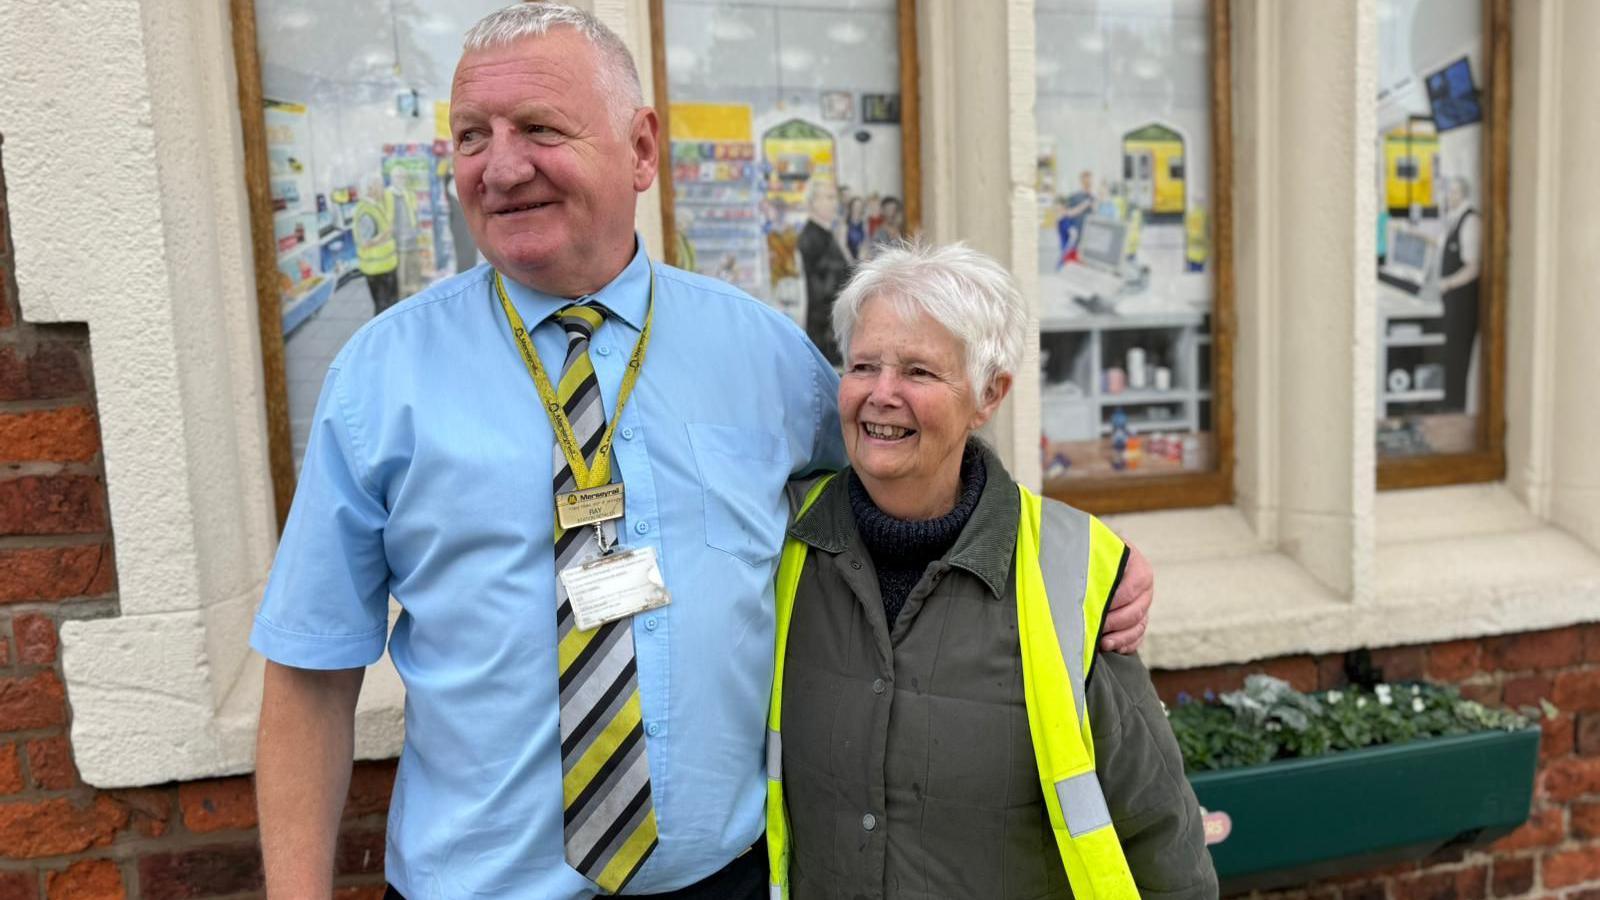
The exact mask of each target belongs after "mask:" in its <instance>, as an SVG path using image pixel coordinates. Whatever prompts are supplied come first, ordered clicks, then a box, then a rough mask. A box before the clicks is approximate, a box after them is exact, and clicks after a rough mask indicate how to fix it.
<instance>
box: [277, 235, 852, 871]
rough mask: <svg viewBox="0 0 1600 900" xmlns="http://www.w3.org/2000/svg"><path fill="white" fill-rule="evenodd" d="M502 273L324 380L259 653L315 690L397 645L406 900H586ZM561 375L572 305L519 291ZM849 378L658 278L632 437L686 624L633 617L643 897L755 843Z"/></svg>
mask: <svg viewBox="0 0 1600 900" xmlns="http://www.w3.org/2000/svg"><path fill="white" fill-rule="evenodd" d="M493 274H494V273H493V270H492V269H490V268H489V267H487V266H480V267H479V268H476V269H473V270H471V271H468V272H465V273H462V274H461V275H458V276H456V277H454V278H451V279H448V280H446V281H443V282H441V283H439V284H438V285H436V286H434V287H432V288H429V289H428V290H426V291H424V292H422V293H421V294H418V295H417V296H414V297H412V298H410V299H409V300H407V301H405V302H404V303H401V304H400V305H398V306H396V307H394V308H393V309H391V310H389V311H387V312H386V313H384V314H383V315H381V316H379V317H377V318H376V319H374V320H372V321H371V322H369V323H368V324H367V325H365V326H364V327H363V328H362V329H361V330H360V331H358V332H357V333H356V335H355V336H354V337H352V338H351V340H350V342H349V344H348V345H346V346H345V348H344V349H343V351H341V352H340V353H339V355H338V357H337V358H336V359H335V361H334V363H333V365H332V367H331V369H330V370H329V372H328V376H327V381H326V383H325V385H324V387H323V391H322V396H321V399H320V401H319V403H318V407H317V411H316V414H315V418H314V421H313V428H312V433H311V437H310V442H309V446H308V447H307V449H306V456H305V461H304V464H303V470H302V472H301V476H300V483H299V488H298V491H297V493H296V495H295V500H294V506H293V509H292V510H291V512H290V515H289V521H288V523H287V525H286V526H285V529H284V534H283V539H282V543H281V544H280V546H279V548H278V556H277V560H276V561H275V563H274V564H273V568H272V574H271V578H270V580H269V582H268V585H267V590H266V596H265V599H264V600H263V602H262V605H261V610H260V613H259V615H258V616H257V618H256V623H255V628H254V631H253V633H252V635H251V645H252V646H254V647H255V648H256V649H257V650H259V651H260V652H261V653H262V654H264V655H265V656H267V657H268V658H269V659H272V660H274V661H276V662H278V663H281V664H284V665H288V666H295V667H300V668H310V669H336V668H352V667H359V666H366V665H368V664H370V663H372V662H375V661H376V660H377V659H378V658H379V657H380V656H381V655H382V653H383V649H384V643H385V637H386V630H387V629H386V622H387V617H386V614H387V607H388V598H389V596H390V595H391V594H392V595H393V596H394V597H395V598H396V599H397V600H398V601H399V603H400V605H401V607H402V608H403V612H402V613H401V615H400V618H399V620H398V622H397V624H396V625H395V627H394V631H393V633H392V634H390V635H388V647H389V653H390V656H391V657H392V658H393V660H394V664H395V668H396V669H397V670H398V672H399V673H400V677H401V678H402V680H403V681H404V683H405V686H406V738H405V747H404V751H403V752H402V755H401V760H400V767H399V774H398V776H397V780H396V783H395V793H394V798H393V801H392V803H391V806H390V813H389V842H388V857H387V863H386V867H387V875H388V878H389V880H390V881H391V882H393V883H394V885H395V886H396V887H397V888H399V889H400V891H401V892H402V893H404V894H405V895H406V896H407V897H410V898H413V900H422V898H429V897H462V896H484V897H544V898H567V897H587V896H591V895H593V893H594V887H593V885H592V884H590V883H589V882H588V881H586V880H585V879H583V878H582V877H581V876H579V875H578V874H577V873H576V872H575V871H573V870H572V869H571V868H569V867H568V866H567V865H566V862H565V859H564V853H563V848H562V791H561V759H560V746H559V737H558V734H559V707H558V689H557V674H556V673H557V668H556V643H557V641H556V611H555V602H554V589H555V587H554V586H555V577H556V573H555V568H554V566H555V562H554V549H553V540H552V527H553V521H552V520H553V509H554V501H553V498H552V493H551V490H552V488H551V480H552V471H551V460H552V455H553V454H552V451H551V447H552V444H553V441H554V438H553V434H552V431H551V427H550V423H549V420H548V419H547V418H546V416H545V413H544V411H543V409H542V408H541V405H540V402H539V399H538V394H537V393H536V391H535V389H534V386H533V382H532V379H531V378H530V377H529V375H528V371H527V369H526V367H525V366H524V364H523V362H522V359H521V357H520V356H519V354H518V351H517V348H516V346H515V344H514V342H513V339H512V336H511V332H510V328H509V326H508V325H507V323H506V319H505V315H504V312H503V311H502V309H501V307H500V305H499V303H498V301H497V300H496V298H495V294H494V292H493V290H494V289H493ZM650 280H651V267H650V263H649V261H648V259H647V258H646V256H645V254H644V253H643V251H642V250H641V251H639V252H638V253H637V254H636V255H635V257H634V258H633V260H632V262H631V263H630V264H629V265H628V267H627V268H626V269H625V270H624V271H623V272H622V273H621V274H620V275H618V277H617V278H616V279H615V280H614V281H612V282H611V283H610V284H608V285H607V286H606V287H605V288H604V289H602V290H601V291H599V292H598V293H597V294H596V295H594V296H595V299H596V300H598V301H599V302H600V303H601V304H603V305H604V306H605V307H606V308H607V309H608V310H609V314H608V316H607V318H606V321H605V322H604V323H603V324H602V325H601V327H600V328H599V329H598V330H597V331H596V332H595V334H594V338H593V340H592V343H591V346H590V357H591V359H592V361H593V363H594V368H595V371H596V374H597V376H598V379H599V383H600V388H601V393H602V395H603V397H604V400H605V407H606V415H607V419H608V421H609V420H610V419H611V418H612V416H613V415H614V414H615V408H616V398H617V390H618V387H619V385H620V383H621V381H622V375H623V371H624V368H625V366H626V363H627V360H628V357H629V353H630V351H631V350H632V349H633V346H634V342H635V340H636V339H637V337H638V336H639V330H640V329H641V328H642V327H643V325H644V320H645V309H646V306H647V298H648V296H649V292H650ZM506 287H507V291H508V293H509V295H510V296H511V298H512V301H513V303H514V304H515V306H516V307H517V310H518V312H519V313H520V314H521V316H522V317H523V319H524V321H525V322H527V323H528V327H529V329H530V330H531V331H532V333H533V340H534V344H535V346H536V349H537V351H538V353H539V356H540V358H541V360H542V361H543V363H544V365H545V367H546V369H547V371H551V372H559V370H560V365H561V359H562V356H563V354H564V351H565V340H564V336H563V333H562V331H561V328H560V326H559V325H558V324H557V323H556V322H555V321H554V319H553V318H552V314H553V313H555V312H556V311H557V310H558V309H560V308H561V307H563V306H565V305H567V304H568V303H569V302H570V301H567V300H563V299H560V298H556V297H551V296H547V295H543V294H539V293H537V292H535V291H532V290H530V289H528V288H525V287H523V286H521V285H518V284H516V283H515V282H512V281H510V280H509V279H507V280H506ZM836 389H837V376H836V375H835V374H834V372H833V370H832V368H830V367H829V366H828V365H827V363H826V361H825V360H823V358H822V357H821V356H820V355H819V354H818V353H817V351H816V349H815V348H814V347H812V346H811V343H810V341H808V340H807V339H806V337H805V334H804V333H803V332H801V331H800V330H799V328H797V327H796V326H795V325H794V324H793V323H792V322H791V321H789V320H788V319H787V318H785V317H783V316H782V315H780V314H778V313H777V312H775V311H773V310H771V309H770V308H768V307H766V306H764V305H763V304H761V303H760V302H759V301H756V300H754V299H752V298H750V297H749V296H747V295H745V294H743V293H741V292H739V291H738V290H736V289H734V288H731V287H729V286H727V285H725V284H723V283H721V282H717V281H713V280H711V279H708V278H704V277H701V276H698V275H693V274H689V273H686V272H682V271H679V270H677V269H672V268H669V267H667V266H660V265H658V266H655V324H654V327H653V330H652V337H651V342H650V346H649V351H648V355H647V357H646V359H645V362H644V367H643V370H642V374H641V376H640V378H639V380H638V385H637V387H636V388H635V390H634V393H633V396H632V397H631V399H630V400H629V402H628V404H627V406H626V408H625V410H624V412H623V414H622V418H621V420H620V421H619V422H618V425H617V431H616V439H615V450H614V462H613V469H614V471H615V472H619V473H620V478H621V480H622V481H623V483H624V484H625V485H626V516H625V518H624V520H623V522H622V523H621V529H622V530H621V532H620V534H621V535H622V536H623V540H624V541H625V542H626V543H627V544H628V545H633V546H639V545H648V546H651V547H654V548H655V550H656V552H657V554H658V556H659V558H660V561H661V570H662V574H663V576H664V577H665V579H666V583H667V587H668V589H669V591H670V592H671V596H672V603H671V605H669V606H667V607H665V608H662V609H658V610H653V611H651V612H648V613H645V614H641V615H638V616H635V617H634V620H633V637H634V644H635V647H636V653H637V663H638V680H639V690H640V699H641V705H642V709H643V718H644V726H645V735H646V737H645V741H646V749H647V752H648V755H649V759H650V777H651V784H652V790H653V796H654V800H655V807H656V816H657V821H658V825H659V828H660V844H659V846H658V847H657V849H656V850H655V852H654V853H653V854H652V855H651V857H650V858H649V860H648V861H647V862H646V864H645V866H644V868H643V869H642V870H641V871H640V872H639V874H638V875H637V876H636V877H635V878H634V879H633V881H632V882H630V884H629V885H628V891H629V892H630V893H648V892H656V891H663V890H670V889H673V888H676V887H678V886H681V885H684V884H688V883H692V882H694V881H696V880H698V879H700V878H703V877H705V876H707V875H709V874H711V873H712V872H714V871H716V870H717V869H718V868H720V867H722V866H723V865H726V864H727V863H728V862H729V861H730V860H731V859H732V858H733V857H734V856H735V855H736V854H738V853H739V852H740V851H741V850H743V849H744V848H746V847H748V846H749V845H750V844H751V842H752V841H754V840H755V838H756V837H757V836H758V835H759V834H760V832H761V828H762V808H763V803H764V793H765V782H764V771H765V769H764V761H763V741H764V734H765V716H766V709H767V700H768V691H769V687H770V683H771V675H772V646H773V606H772V577H773V572H774V569H775V568H776V563H777V557H778V553H779V551H780V549H781V546H782V541H783V536H784V528H785V524H786V521H787V504H786V501H785V497H784V484H785V482H786V481H787V480H789V479H790V478H791V477H792V476H798V475H802V474H805V473H807V472H809V471H812V470H814V469H820V468H837V467H839V466H840V465H842V464H843V450H842V445H841V439H840V434H839V421H838V414H837V411H836V409H835V392H836Z"/></svg>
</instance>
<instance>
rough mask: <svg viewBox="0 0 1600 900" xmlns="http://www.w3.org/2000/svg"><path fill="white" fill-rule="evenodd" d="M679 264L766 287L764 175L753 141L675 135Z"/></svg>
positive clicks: (747, 287) (757, 290)
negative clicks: (676, 136) (763, 219)
mask: <svg viewBox="0 0 1600 900" xmlns="http://www.w3.org/2000/svg"><path fill="white" fill-rule="evenodd" d="M672 189H673V199H674V208H675V210H676V217H677V222H676V225H677V228H678V231H679V234H680V237H681V241H680V245H679V248H678V250H679V264H680V265H682V266H683V267H684V268H685V269H689V270H691V271H695V272H699V273H701V274H703V275H710V276H712V277H714V278H720V279H722V280H723V281H726V282H729V283H730V284H733V285H735V286H736V287H738V288H740V289H742V290H744V291H747V292H749V293H751V294H755V295H757V296H760V295H761V294H763V293H765V289H766V287H767V241H766V234H765V232H764V230H763V227H762V225H763V222H762V217H761V210H760V205H761V199H762V196H763V194H762V191H763V180H762V176H761V166H760V163H759V162H758V161H757V160H756V146H755V143H754V142H752V141H727V140H721V141H709V140H675V141H673V142H672Z"/></svg>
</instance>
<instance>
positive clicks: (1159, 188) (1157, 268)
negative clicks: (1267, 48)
mask: <svg viewBox="0 0 1600 900" xmlns="http://www.w3.org/2000/svg"><path fill="white" fill-rule="evenodd" d="M1035 22H1036V24H1037V52H1038V64H1037V88H1038V91H1037V100H1036V114H1037V119H1038V128H1039V138H1038V170H1037V181H1036V187H1037V188H1038V196H1039V231H1040V234H1039V273H1040V277H1039V291H1040V297H1039V304H1040V307H1039V331H1040V338H1039V340H1040V358H1041V365H1042V369H1043V371H1042V379H1043V383H1042V385H1041V390H1040V417H1041V425H1042V432H1043V433H1042V434H1041V435H1040V450H1041V453H1042V454H1043V465H1044V473H1045V481H1046V483H1047V485H1048V484H1050V483H1057V484H1059V483H1060V482H1061V481H1062V480H1064V479H1073V478H1085V477H1091V478H1093V477H1108V476H1140V475H1150V474H1172V473H1181V472H1194V471H1205V470H1208V469H1211V468H1212V467H1213V466H1214V464H1215V460H1214V458H1213V456H1214V453H1213V447H1214V443H1213V434H1212V427H1213V426H1212V392H1211V383H1212V381H1211V334H1212V332H1211V311H1212V305H1213V296H1214V293H1213V286H1214V272H1213V265H1214V260H1213V258H1212V251H1211V222H1210V210H1211V205H1210V197H1211V194H1212V185H1211V174H1210V173H1211V160H1210V156H1211V140H1212V135H1211V128H1210V116H1211V103H1210V54H1209V28H1210V25H1209V22H1210V20H1209V8H1208V6H1207V4H1206V2H1205V0H1160V2H1156V0H1114V2H1113V0H1039V2H1038V4H1037V5H1036V7H1035Z"/></svg>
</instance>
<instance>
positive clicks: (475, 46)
mask: <svg viewBox="0 0 1600 900" xmlns="http://www.w3.org/2000/svg"><path fill="white" fill-rule="evenodd" d="M552 28H571V29H572V30H573V31H576V32H578V33H579V34H581V35H583V38H584V40H586V41H588V42H589V46H591V47H593V48H594V49H595V52H597V53H598V54H599V55H600V82H601V84H600V87H601V89H602V90H603V91H604V93H605V95H606V99H607V101H608V102H609V103H610V104H611V112H612V116H613V118H615V119H616V121H617V128H618V130H619V131H625V130H626V129H627V126H628V122H630V121H631V120H632V119H633V114H634V112H635V111H636V110H638V109H639V108H640V107H641V106H644V91H643V89H641V88H640V87H639V69H638V67H637V66H635V65H634V62H633V54H632V53H630V52H628V45H627V44H624V43H623V42H622V38H620V37H618V36H617V33H616V32H615V31H612V30H611V29H610V28H607V27H606V24H605V23H604V22H602V21H600V20H599V19H597V18H595V17H594V16H593V15H591V14H589V13H587V12H584V11H583V10H581V9H577V8H575V7H571V6H566V5H564V4H561V3H526V2H524V3H513V4H511V5H510V6H507V7H505V8H504V9H498V10H495V11H494V12H492V13H490V14H488V15H487V16H484V17H483V18H482V19H479V20H478V24H476V25H474V26H472V28H471V29H469V30H468V31H467V36H466V38H465V39H464V40H463V41H462V43H461V52H462V53H473V52H475V51H478V50H490V49H493V48H496V47H504V46H507V45H509V44H515V43H516V42H518V41H520V40H522V39H524V38H533V37H544V36H545V35H546V34H548V33H549V32H550V29H552Z"/></svg>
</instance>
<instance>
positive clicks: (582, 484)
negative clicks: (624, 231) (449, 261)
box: [494, 265, 656, 490]
mask: <svg viewBox="0 0 1600 900" xmlns="http://www.w3.org/2000/svg"><path fill="white" fill-rule="evenodd" d="M494 289H495V292H496V293H498V294H499V295H500V307H501V308H502V309H504V310H505V311H506V321H508V322H510V323H511V336H512V337H514V338H516V341H517V349H518V350H520V351H522V362H523V364H524V365H526V366H527V367H528V374H529V375H532V376H533V383H534V385H535V386H536V387H538V389H539V399H540V400H542V401H544V411H545V414H546V415H548V416H549V417H550V427H551V428H553V429H554V430H555V433H556V441H557V442H558V443H560V444H561V452H562V454H563V455H565V456H566V458H567V465H569V466H571V467H572V478H573V480H574V481H576V482H577V483H578V488H579V489H580V490H583V489H587V488H592V487H599V486H600V485H602V484H607V483H609V482H610V481H611V436H612V434H613V433H614V432H616V430H617V423H618V422H620V421H621V420H622V408H623V407H624V406H625V405H626V404H627V402H628V396H629V395H630V394H632V393H633V385H634V383H635V382H637V381H638V380H639V369H640V368H641V367H643V365H644V352H645V350H647V349H649V347H650V325H651V324H652V323H653V322H654V321H655V312H656V270H655V266H654V265H651V266H650V302H649V305H648V306H647V307H646V308H645V314H644V330H643V331H641V332H640V333H639V340H638V341H637V342H636V343H635V344H634V345H633V355H632V356H630V357H628V371H627V372H626V373H625V374H624V375H623V376H622V390H620V391H619V392H618V393H617V410H616V412H614V413H612V415H611V422H610V424H608V425H606V432H605V435H604V436H603V437H601V438H600V448H599V449H598V450H596V451H595V454H594V466H593V467H592V468H591V467H590V466H589V465H587V464H586V463H585V462H584V459H583V448H582V447H581V446H579V445H578V438H577V436H576V435H575V434H573V433H572V422H571V421H569V420H568V419H567V411H566V410H564V409H562V408H561V401H560V400H558V399H556V391H555V388H553V387H551V386H550V377H549V376H548V375H546V374H545V372H544V366H542V365H540V363H539V354H537V353H535V352H534V350H533V339H532V338H531V337H530V336H529V335H528V329H527V327H526V326H524V325H523V324H522V317H521V316H519V315H517V308H516V307H515V306H513V305H512V304H511V298H510V297H507V296H506V286H505V282H503V281H502V280H501V279H500V273H499V272H496V273H494Z"/></svg>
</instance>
